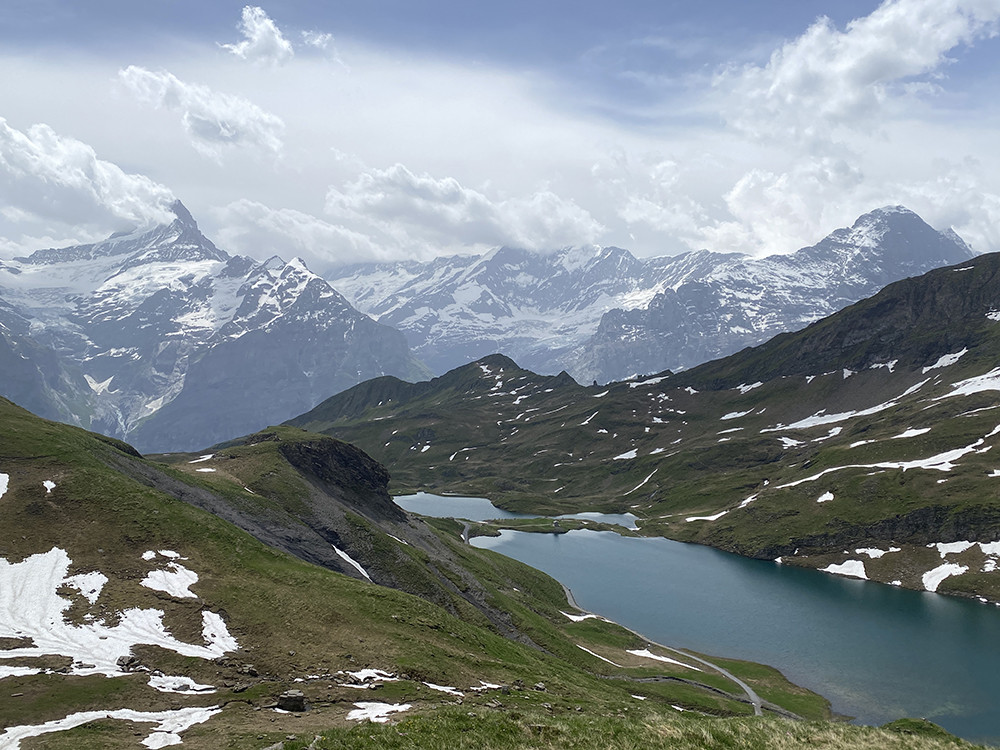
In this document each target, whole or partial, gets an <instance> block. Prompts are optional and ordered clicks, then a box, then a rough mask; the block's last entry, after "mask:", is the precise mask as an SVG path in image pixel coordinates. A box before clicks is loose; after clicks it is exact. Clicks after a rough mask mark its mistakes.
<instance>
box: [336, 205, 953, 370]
mask: <svg viewBox="0 0 1000 750" xmlns="http://www.w3.org/2000/svg"><path fill="white" fill-rule="evenodd" d="M971 256H972V251H971V250H970V249H969V248H968V246H967V245H966V244H965V243H964V242H963V241H962V240H961V239H960V238H959V237H958V236H957V235H956V234H954V232H952V231H950V230H948V231H945V232H938V231H936V230H934V229H932V228H931V227H930V226H928V225H927V224H925V223H924V222H923V220H921V219H920V217H918V216H917V215H916V214H914V213H913V212H912V211H909V210H907V209H905V208H902V207H887V208H882V209H878V210H876V211H873V212H871V213H869V214H865V215H864V216H862V217H861V218H859V219H858V220H857V222H855V224H854V226H852V227H851V228H849V229H838V230H837V231H835V232H834V233H833V234H831V235H830V236H828V237H827V238H826V239H824V240H823V241H821V242H820V243H818V244H817V245H814V246H812V247H807V248H803V249H801V250H799V251H798V252H795V253H792V254H790V255H774V256H769V257H766V258H759V259H757V258H751V257H749V256H745V255H740V254H732V253H730V254H723V253H715V252H709V251H707V250H701V251H697V252H689V253H684V254H682V255H677V256H671V257H661V258H651V259H643V260H639V259H636V258H635V257H633V256H632V255H631V254H630V253H629V252H628V251H626V250H621V249H619V248H572V249H564V250H561V251H559V252H556V253H553V254H551V255H539V254H537V253H531V252H528V251H524V250H516V249H512V248H506V247H504V248H499V249H497V250H494V251H492V252H490V253H488V254H486V255H483V256H453V257H447V258H438V259H436V260H433V261H430V262H426V263H418V262H409V263H398V264H377V265H376V264H366V265H358V266H352V267H347V268H343V269H341V270H339V271H338V272H335V273H334V274H333V275H332V277H331V278H330V282H331V284H333V286H335V287H336V288H337V289H339V290H340V291H341V292H343V293H344V294H345V295H346V296H347V298H348V299H350V300H351V301H352V302H353V304H355V305H356V306H357V307H358V308H359V309H361V310H363V311H364V312H367V313H369V314H370V315H372V316H373V317H375V318H377V319H378V320H379V321H380V322H382V323H387V324H389V325H392V326H394V327H396V328H398V329H399V330H401V331H402V332H403V333H404V334H405V335H406V338H407V341H408V343H409V344H410V346H411V348H412V349H413V350H414V352H415V354H417V356H419V357H420V358H421V359H422V360H423V361H424V362H426V363H427V364H428V366H430V367H431V369H432V370H434V371H435V372H436V373H440V372H444V371H446V370H448V369H450V368H453V367H456V366H458V365H461V364H463V363H465V362H468V361H470V360H473V359H476V358H478V357H481V356H484V355H487V354H490V353H492V352H502V353H504V354H506V355H507V356H510V357H512V358H514V359H515V360H517V361H518V362H520V363H522V365H523V366H525V367H527V368H528V369H531V370H534V371H536V372H542V373H556V372H558V371H559V370H562V369H565V370H567V371H568V372H569V373H570V374H571V375H573V376H574V377H575V378H576V379H577V380H578V381H580V382H590V381H592V380H598V381H602V382H604V381H608V380H617V379H623V378H627V377H629V376H630V375H632V374H636V373H649V372H658V371H661V370H665V369H681V368H685V367H691V366H693V365H695V364H698V363H700V362H704V361H707V360H709V359H712V358H715V357H719V356H723V355H725V354H729V353H732V352H734V351H738V350H739V349H741V348H743V347H745V346H749V345H752V344H757V343H760V342H762V341H764V340H766V339H768V338H770V337H771V336H773V335H775V334H776V333H780V332H782V331H789V330H796V329H798V328H801V327H803V326H804V325H806V324H808V323H810V322H812V321H814V320H817V319H819V318H821V317H824V316H826V315H829V314H830V313H832V312H834V311H836V310H839V309H841V308H842V307H845V306H846V305H848V304H851V303H853V302H856V301H857V300H859V299H861V298H863V297H865V296H868V295H870V294H873V293H874V292H876V291H878V290H879V289H881V288H882V287H883V286H885V285H886V284H888V283H890V282H892V281H895V280H897V279H901V278H905V277H907V276H913V275H917V274H920V273H923V272H925V271H927V270H930V269H932V268H936V267H939V266H942V265H948V264H951V263H956V262H959V261H961V260H963V259H966V258H969V257H971Z"/></svg>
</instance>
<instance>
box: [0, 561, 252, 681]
mask: <svg viewBox="0 0 1000 750" xmlns="http://www.w3.org/2000/svg"><path fill="white" fill-rule="evenodd" d="M70 565H71V560H70V558H69V555H68V554H67V553H66V551H65V550H62V549H60V548H58V547H53V548H52V549H51V550H50V551H49V552H45V553H41V554H36V555H32V556H30V557H27V558H25V559H24V560H23V561H22V562H19V563H13V564H12V563H10V562H8V561H7V560H6V559H2V558H0V636H3V637H8V638H29V639H31V641H32V645H31V646H23V647H20V648H14V649H6V650H0V657H4V658H15V657H22V656H23V657H38V656H50V655H52V656H66V657H69V658H71V659H72V660H73V663H72V666H71V668H70V673H71V674H76V675H95V674H100V675H104V676H106V677H115V676H120V675H122V674H123V672H122V671H121V669H120V668H119V666H118V664H117V661H118V659H119V658H120V657H122V656H128V655H129V654H130V653H131V651H132V648H133V647H134V646H136V645H139V644H150V645H157V646H161V647H162V648H165V649H168V650H170V651H174V652H176V653H179V654H181V655H183V656H192V657H198V658H202V659H214V658H216V657H219V656H222V655H223V654H224V653H226V652H227V651H232V650H235V649H236V648H238V644H237V643H236V640H235V639H234V638H233V637H232V636H231V635H230V634H229V631H228V629H227V628H226V625H225V623H224V622H223V620H222V618H221V617H219V615H218V614H216V613H214V612H209V611H204V612H202V635H203V638H204V641H205V643H204V645H199V644H192V643H184V642H182V641H178V640H177V639H176V638H174V637H173V636H172V635H171V634H170V633H169V632H167V630H166V628H165V626H164V624H163V614H164V613H163V611H161V610H158V609H138V608H132V609H127V610H125V611H123V612H121V613H120V617H119V622H118V624H117V625H115V626H113V627H109V626H108V625H106V624H105V621H104V620H103V619H100V620H91V621H88V622H84V623H83V624H81V625H72V624H70V623H67V622H65V621H64V619H63V613H64V612H65V611H66V610H67V609H68V608H69V607H70V605H71V604H72V601H71V600H70V599H69V598H67V597H65V596H62V595H60V594H58V593H57V592H58V590H59V589H60V588H62V587H63V586H71V587H73V588H76V589H77V590H78V591H79V592H80V594H81V596H83V597H84V598H86V599H87V601H88V602H90V603H91V604H94V603H95V602H96V601H97V600H98V597H99V596H100V593H101V589H102V588H103V586H104V584H105V583H106V582H107V580H108V579H107V578H106V577H105V576H104V575H103V574H102V573H99V572H97V571H94V572H90V573H85V574H79V575H76V576H70V575H68V570H69V566H70ZM41 671H43V670H41V669H34V670H32V672H33V673H36V674H37V673H40V672H41ZM7 676H9V675H7Z"/></svg>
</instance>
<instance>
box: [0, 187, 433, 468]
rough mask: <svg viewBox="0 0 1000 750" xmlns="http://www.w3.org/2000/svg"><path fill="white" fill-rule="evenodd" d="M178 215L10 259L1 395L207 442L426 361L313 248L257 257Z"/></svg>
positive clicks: (138, 438) (102, 426)
mask: <svg viewBox="0 0 1000 750" xmlns="http://www.w3.org/2000/svg"><path fill="white" fill-rule="evenodd" d="M173 208H174V212H175V215H176V217H177V218H176V219H175V220H174V221H173V222H171V223H170V224H166V225H162V226H157V227H154V228H152V229H147V230H137V231H135V232H131V233H123V234H117V235H113V236H112V237H110V238H108V239H107V240H104V241H102V242H98V243H95V244H92V245H81V246H75V247H68V248H62V249H52V250H40V251H38V252H35V253H34V254H32V255H31V256H30V257H27V258H17V259H15V260H13V261H8V262H6V263H4V264H3V265H2V266H0V300H2V304H0V337H2V338H3V346H0V368H2V370H0V372H2V373H3V376H4V381H5V392H4V395H8V396H10V397H11V398H13V399H14V400H15V401H17V402H19V403H22V404H23V405H25V406H26V407H28V408H31V409H33V410H36V411H38V412H39V413H41V414H43V415H44V416H49V417H52V418H57V419H61V420H64V421H71V422H75V423H78V424H81V425H82V426H84V427H88V428H90V429H94V430H98V431H100V432H104V433H105V434H109V435H114V436H118V437H123V438H127V439H128V440H130V441H131V442H134V443H135V444H136V445H137V446H138V447H139V448H140V449H143V450H165V449H174V450H180V449H185V448H195V447H203V446H205V445H209V444H211V443H213V442H216V441H219V440H223V439H226V438H230V437H233V436H234V435H240V434H244V433H246V432H249V431H252V430H255V429H259V428H261V427H264V426H266V425H268V424H269V423H273V422H276V421H280V420H282V419H285V418H287V417H288V416H291V415H293V414H296V413H298V412H300V411H301V410H302V408H303V407H304V406H306V407H307V406H308V405H312V404H315V403H317V402H318V401H319V400H321V399H322V398H324V397H326V396H329V395H330V394H331V393H335V392H337V391H339V390H342V389H343V388H345V387H348V386H350V385H353V384H355V383H357V382H360V381H361V380H364V379H367V378H369V377H374V376H377V375H381V374H385V373H396V374H398V375H399V376H401V377H413V376H419V375H420V374H422V368H421V366H420V365H419V364H418V363H417V362H416V361H415V360H414V359H413V358H412V357H411V356H410V354H409V352H408V350H407V347H406V344H405V341H404V340H403V337H402V336H401V335H400V334H399V333H398V332H396V331H394V330H392V329H390V328H388V327H386V326H383V325H380V324H378V323H375V322H374V321H373V320H372V319H371V318H369V317H368V316H366V315H364V314H362V313H359V312H358V311H357V310H355V309H354V308H353V307H351V306H350V304H349V303H348V302H347V301H346V300H345V299H344V298H343V297H342V296H341V295H340V294H338V293H337V292H336V291H335V290H334V289H333V288H332V287H331V286H330V285H329V284H328V283H327V282H325V281H324V280H323V279H322V278H320V277H319V276H317V275H315V274H313V273H311V272H310V271H309V270H308V269H307V268H306V267H305V265H304V264H303V262H302V261H301V260H298V259H294V260H292V261H290V262H287V263H286V262H285V261H283V260H281V259H280V258H277V257H274V258H271V259H270V260H268V261H266V262H264V263H260V262H259V261H255V260H252V259H250V258H246V257H241V256H230V255H229V254H228V253H226V252H224V251H222V250H220V249H219V248H217V247H216V246H215V245H213V244H212V242H211V241H210V240H208V239H207V238H206V237H205V236H204V235H202V234H201V232H200V231H199V230H198V225H197V223H196V222H195V220H194V219H193V218H192V217H191V215H190V213H188V211H187V209H185V208H184V206H183V205H181V204H180V203H179V202H178V203H176V204H175V205H174V207H173Z"/></svg>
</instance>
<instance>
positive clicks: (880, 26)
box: [715, 0, 1000, 142]
mask: <svg viewBox="0 0 1000 750" xmlns="http://www.w3.org/2000/svg"><path fill="white" fill-rule="evenodd" d="M998 18H1000V5H998V4H997V3H996V1H995V0H886V2H883V3H882V5H880V6H879V7H878V8H877V9H876V10H875V11H874V12H873V13H871V15H868V16H865V17H863V18H858V19H855V20H854V21H851V22H850V23H849V24H847V27H846V29H845V30H844V31H839V30H837V29H836V28H835V26H834V25H833V23H832V22H831V21H830V20H829V19H828V18H820V19H819V20H817V21H816V22H815V23H814V24H813V25H812V26H811V27H809V29H808V30H807V31H806V32H805V33H804V34H803V35H802V36H800V37H799V38H797V39H795V40H794V41H791V42H788V43H786V44H784V45H782V46H781V47H780V48H779V49H777V50H775V51H774V53H773V54H772V55H771V58H770V60H769V61H768V63H767V64H766V65H764V66H756V65H748V66H745V67H743V68H739V69H731V70H728V71H726V72H725V73H723V74H722V75H720V76H719V77H718V78H717V79H716V82H715V85H716V88H717V89H719V90H720V91H722V92H724V93H725V95H727V96H729V97H730V98H729V99H728V101H726V102H725V103H724V104H723V109H724V112H725V114H726V115H727V116H728V119H729V121H730V122H731V123H732V124H733V125H735V126H736V127H738V128H740V129H741V130H743V131H745V132H747V133H749V134H751V135H753V136H758V137H767V138H778V139H784V138H789V137H792V138H795V139H797V140H802V141H813V142H816V141H820V140H822V139H827V138H829V137H830V136H831V134H832V133H833V132H834V131H835V130H836V129H838V128H847V129H859V128H860V129H865V128H869V127H872V126H877V125H878V124H879V122H880V119H881V118H882V117H884V116H886V114H887V108H888V107H889V105H890V104H892V103H894V102H900V101H903V100H905V99H907V98H908V97H912V96H920V95H922V94H925V93H926V92H928V91H934V90H935V87H934V85H933V83H932V82H931V80H929V79H926V78H925V80H912V79H914V78H919V77H927V76H929V75H931V74H934V73H936V72H937V71H939V69H941V68H943V67H945V66H946V65H947V64H948V62H949V58H948V57H947V53H948V52H949V51H951V50H952V49H954V48H955V47H958V46H961V45H970V44H972V43H974V42H975V41H976V40H978V39H980V38H982V37H985V36H992V35H995V34H996V31H997V26H996V22H997V19H998Z"/></svg>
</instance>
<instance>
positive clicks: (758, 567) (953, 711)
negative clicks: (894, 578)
mask: <svg viewBox="0 0 1000 750" xmlns="http://www.w3.org/2000/svg"><path fill="white" fill-rule="evenodd" d="M435 497H436V496H433V495H424V496H423V497H422V498H421V500H420V502H419V505H420V508H421V509H417V508H408V509H410V510H415V511H416V512H420V513H423V514H425V515H444V516H455V515H456V514H455V513H454V512H453V509H454V507H455V504H454V501H455V500H456V498H440V500H435ZM477 500H480V502H486V504H487V505H488V506H489V503H488V501H482V500H481V499H478V498H477ZM397 501H398V502H400V504H401V505H403V507H407V503H406V502H405V501H403V500H402V499H400V498H397ZM471 507H472V506H470V508H471ZM476 507H479V508H480V509H481V510H482V512H486V513H488V512H490V511H489V510H488V509H484V508H482V506H481V505H478V506H476ZM489 508H492V506H489ZM469 512H472V511H471V510H470V511H469ZM492 513H493V515H491V516H489V517H492V518H497V517H501V516H503V515H507V516H509V515H510V514H504V512H503V511H497V510H496V509H493V510H492ZM497 513H499V514H500V515H497ZM457 517H465V518H468V519H469V520H484V519H485V518H486V517H487V516H483V517H482V518H480V519H476V518H471V517H470V516H468V515H465V516H462V515H461V514H457ZM472 543H473V544H474V545H475V546H477V547H481V548H489V549H493V550H496V551H498V552H502V553H503V554H505V555H508V556H510V557H513V558H515V559H517V560H520V561H522V562H525V563H527V564H528V565H531V566H533V567H535V568H538V569H540V570H543V571H545V572H546V573H548V574H549V575H551V576H553V577H554V578H556V579H558V580H559V581H561V582H562V583H564V584H566V585H567V586H569V588H570V589H571V590H572V591H573V594H574V596H575V597H576V599H577V601H578V603H579V604H580V606H582V607H584V608H585V609H587V610H590V611H593V612H597V613H598V614H601V615H604V616H605V617H608V618H609V619H612V620H615V621H616V622H620V623H622V624H623V625H626V626H627V627H630V628H632V629H634V630H637V631H638V632H640V633H643V634H644V635H646V636H647V637H649V638H650V639H652V640H655V641H659V642H661V643H664V644H667V645H670V646H676V647H680V648H688V649H692V650H695V651H699V652H702V653H707V654H714V655H717V656H723V657H735V658H741V659H749V660H752V661H757V662H762V663H764V664H769V665H771V666H773V667H776V668H778V669H780V670H781V671H782V672H783V673H784V674H785V675H786V676H787V677H788V678H789V679H791V680H792V681H793V682H795V683H797V684H799V685H802V686H804V687H808V688H809V689H811V690H815V691H816V692H818V693H820V694H821V695H823V696H825V697H826V698H828V699H829V700H830V701H831V702H832V704H833V708H834V710H835V711H837V712H838V713H841V714H844V715H848V716H852V717H855V720H856V721H858V722H862V723H866V724H881V723H884V722H886V721H891V720H893V719H897V718H900V717H902V716H914V717H923V718H927V719H930V720H931V721H934V722H936V723H938V724H940V725H942V726H944V727H945V728H946V729H948V730H949V731H951V732H953V733H955V734H957V735H959V736H962V737H965V738H967V739H971V740H975V741H980V742H990V743H991V744H1000V608H997V607H995V606H993V605H985V604H980V603H978V602H973V601H967V600H962V599H957V598H954V597H945V596H941V595H938V594H932V593H928V592H917V591H909V590H904V589H899V588H895V587H892V586H886V585H881V584H876V583H871V582H867V581H861V580H856V579H848V578H841V577H837V576H832V575H828V574H824V573H819V572H817V571H813V570H805V569H802V568H794V567H790V566H782V565H779V564H777V563H773V562H766V561H760V560H750V559H747V558H742V557H739V556H736V555H731V554H728V553H725V552H720V551H718V550H714V549H711V548H708V547H701V546H698V545H692V544H682V543H680V542H673V541H670V540H667V539H659V538H654V539H647V538H626V537H621V536H618V535H617V534H614V533H612V532H596V531H571V532H569V533H566V534H561V535H555V534H528V533H523V532H515V531H504V532H502V533H501V536H500V537H498V538H493V537H477V538H475V539H473V540H472Z"/></svg>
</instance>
